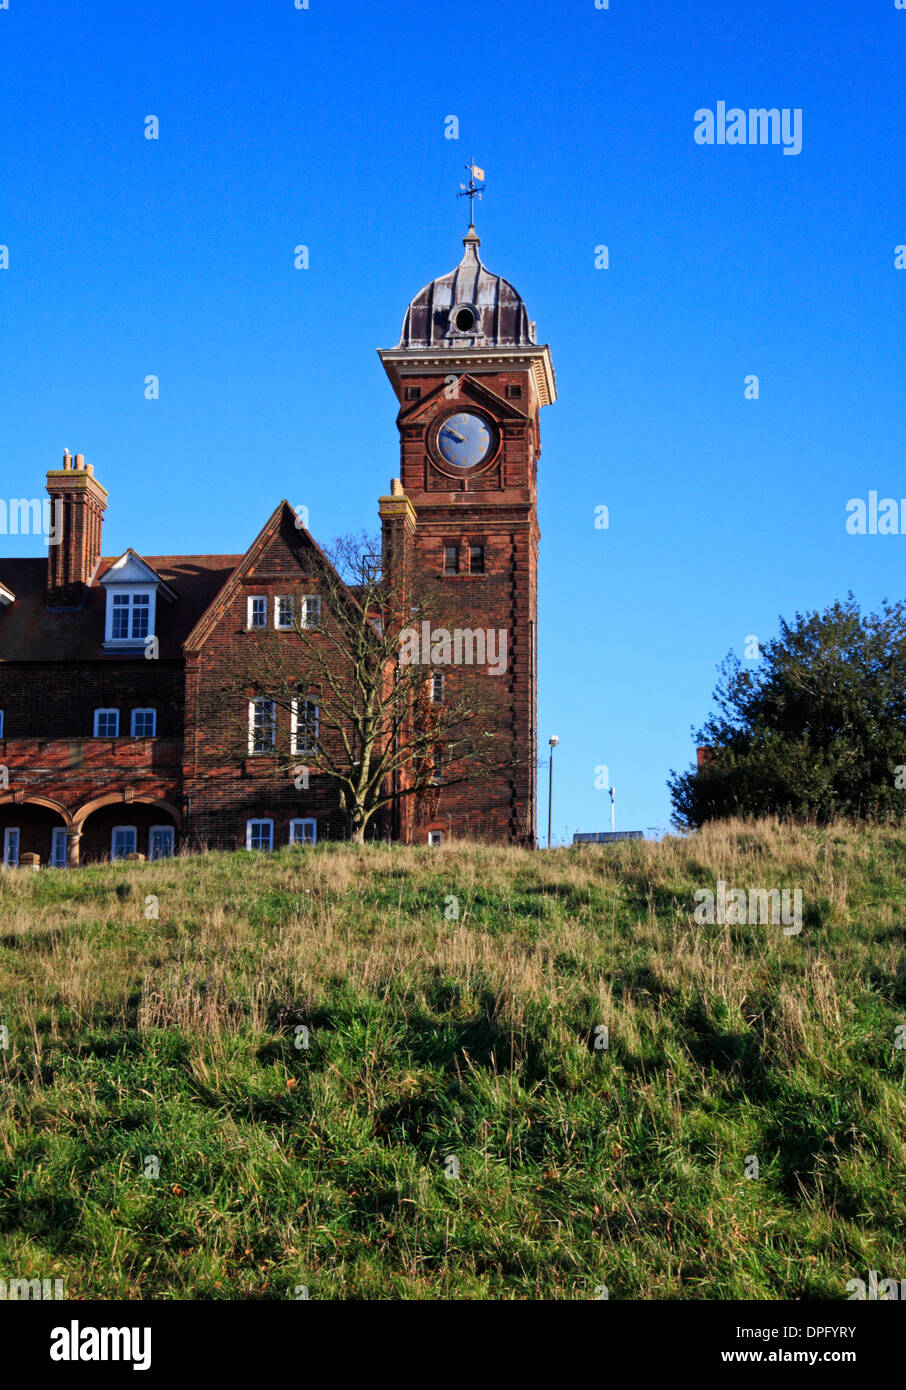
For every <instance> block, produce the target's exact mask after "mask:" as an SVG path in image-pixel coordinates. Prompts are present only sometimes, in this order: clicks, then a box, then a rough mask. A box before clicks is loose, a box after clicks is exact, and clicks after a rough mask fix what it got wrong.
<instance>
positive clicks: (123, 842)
mask: <svg viewBox="0 0 906 1390" xmlns="http://www.w3.org/2000/svg"><path fill="white" fill-rule="evenodd" d="M137 849H138V830H137V829H136V827H135V826H134V825H115V826H114V827H113V834H112V835H111V837H110V858H111V859H125V858H126V855H127V854H135V853H136V851H137Z"/></svg>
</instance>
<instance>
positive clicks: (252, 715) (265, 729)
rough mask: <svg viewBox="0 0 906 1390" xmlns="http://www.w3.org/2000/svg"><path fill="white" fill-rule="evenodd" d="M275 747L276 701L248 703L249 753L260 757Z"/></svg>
mask: <svg viewBox="0 0 906 1390" xmlns="http://www.w3.org/2000/svg"><path fill="white" fill-rule="evenodd" d="M276 746H277V702H276V700H264V699H257V700H250V701H249V753H250V754H251V756H252V757H261V756H263V755H266V754H267V753H273V751H274V749H275V748H276Z"/></svg>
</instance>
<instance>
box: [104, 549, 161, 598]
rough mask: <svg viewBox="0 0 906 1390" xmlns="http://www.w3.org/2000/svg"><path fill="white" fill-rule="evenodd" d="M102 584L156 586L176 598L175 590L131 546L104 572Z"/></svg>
mask: <svg viewBox="0 0 906 1390" xmlns="http://www.w3.org/2000/svg"><path fill="white" fill-rule="evenodd" d="M98 582H99V583H101V584H124V585H125V584H155V585H158V586H160V587H163V588H164V589H165V590H166V592H167V595H168V596H169V597H170V598H175V597H176V595H175V594H174V592H173V590H172V589H171V588H170V586H169V584H168V583H167V581H166V580H165V579H164V578H163V577H162V576H161V575H160V574H158V572H157V570H156V569H154V568H153V567H152V566H151V565H149V564H148V562H147V560H143V559H142V557H141V555H139V553H138V551H137V550H133V549H132V547H131V546H130V547H129V549H128V550H126V551H124V552H123V554H122V555H121V556H120V558H119V559H118V560H114V562H113V564H112V565H110V566H109V568H108V569H107V570H106V571H105V572H104V574H103V577H102V578H101V579H100V580H99V581H98Z"/></svg>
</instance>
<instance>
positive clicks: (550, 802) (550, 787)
mask: <svg viewBox="0 0 906 1390" xmlns="http://www.w3.org/2000/svg"><path fill="white" fill-rule="evenodd" d="M559 742H560V740H559V739H558V737H557V735H556V734H551V736H550V738H549V739H548V743H549V744H550V750H551V760H550V769H549V772H548V779H547V847H548V849H550V847H551V812H552V811H553V806H554V749H555V748H556V746H557V744H558V743H559Z"/></svg>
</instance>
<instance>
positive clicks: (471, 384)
mask: <svg viewBox="0 0 906 1390" xmlns="http://www.w3.org/2000/svg"><path fill="white" fill-rule="evenodd" d="M446 391H447V383H446V379H444V380H442V381H439V382H438V383H437V385H436V386H435V387H434V389H433V391H429V392H428V394H427V396H420V397H419V399H418V400H417V401H408V402H406V404H405V405H404V406H403V408H402V409H401V410H400V413H399V418H400V421H403V420H405V421H407V422H410V423H411V421H413V420H417V419H418V417H419V415H421V414H423V413H427V411H428V408H429V406H432V405H433V404H434V402H435V401H436V400H437V398H438V396H442V395H444V394H445V393H446ZM459 391H460V394H459V395H458V396H457V397H456V400H457V401H461V400H462V398H463V396H468V397H469V398H471V399H472V400H474V401H476V402H479V403H481V404H484V405H486V406H487V407H488V408H489V409H490V410H492V411H493V413H494V416H495V418H496V419H498V420H505V419H507V418H509V419H511V420H527V419H528V416H527V415H526V413H525V411H524V410H520V409H519V408H518V407H517V406H516V405H515V403H514V402H513V401H508V400H504V398H503V396H498V395H497V392H496V391H492V390H490V388H489V387H487V386H486V385H485V384H484V382H483V381H482V380H481V378H480V377H475V376H470V375H469V373H468V372H462V373H461V374H460V377H459Z"/></svg>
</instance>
